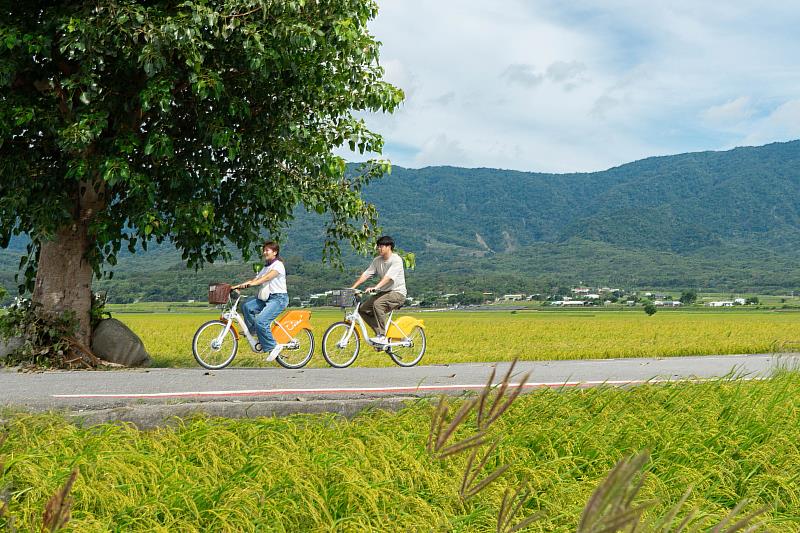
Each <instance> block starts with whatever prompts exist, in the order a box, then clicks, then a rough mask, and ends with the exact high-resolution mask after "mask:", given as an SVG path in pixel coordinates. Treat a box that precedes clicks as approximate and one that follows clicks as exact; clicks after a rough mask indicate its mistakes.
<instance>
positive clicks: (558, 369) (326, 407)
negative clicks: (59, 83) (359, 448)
mask: <svg viewBox="0 0 800 533" xmlns="http://www.w3.org/2000/svg"><path fill="white" fill-rule="evenodd" d="M508 366H509V364H508V363H476V364H453V365H434V366H419V367H414V368H400V367H389V368H348V369H332V368H314V369H302V370H286V369H283V368H280V367H269V368H227V369H224V370H218V371H208V370H204V369H201V368H189V369H167V368H158V369H146V370H121V371H109V372H102V371H98V372H64V371H54V372H38V373H21V372H15V371H13V370H9V369H6V370H0V391H2V398H0V405H2V406H5V407H10V408H12V409H22V410H27V411H49V410H60V411H66V412H67V414H68V415H69V416H72V417H75V418H77V419H79V420H82V421H83V422H84V423H89V424H91V423H96V422H103V421H108V420H123V421H130V422H133V423H135V424H136V425H138V426H140V427H152V426H154V425H158V424H161V423H163V422H164V421H165V420H168V419H170V417H175V416H178V417H181V416H186V415H189V414H192V413H195V412H198V411H202V412H206V413H209V414H212V415H219V416H231V417H252V416H262V415H283V414H291V413H297V412H324V411H329V412H337V413H341V414H344V415H352V414H354V413H356V412H358V411H359V410H361V409H363V408H365V407H378V408H397V407H399V406H402V405H403V404H404V402H406V401H408V400H409V399H414V398H419V397H424V396H430V395H438V394H442V393H446V394H462V393H464V392H465V391H469V390H476V389H478V388H480V387H482V386H483V384H485V382H486V380H487V378H488V376H489V374H490V373H491V370H492V368H493V367H496V368H497V376H496V378H495V380H496V381H499V380H500V379H501V378H502V376H503V374H504V373H505V372H506V370H507V369H508ZM777 368H793V369H798V368H800V354H755V355H735V356H733V355H729V356H703V357H670V358H663V359H603V360H591V361H542V362H524V363H519V364H518V365H517V370H518V374H517V375H518V376H519V375H521V374H523V373H525V372H528V371H530V372H531V377H530V379H529V381H528V383H527V384H526V389H535V388H542V387H552V388H558V387H565V386H566V387H587V386H595V385H599V384H603V383H605V384H607V385H611V386H628V385H636V384H641V383H645V382H647V381H663V380H668V381H672V380H682V379H708V378H718V377H722V376H727V375H736V376H743V377H746V378H762V377H767V376H769V375H770V374H771V373H772V372H774V370H775V369H777ZM515 373H516V372H515ZM512 381H515V380H513V379H512Z"/></svg>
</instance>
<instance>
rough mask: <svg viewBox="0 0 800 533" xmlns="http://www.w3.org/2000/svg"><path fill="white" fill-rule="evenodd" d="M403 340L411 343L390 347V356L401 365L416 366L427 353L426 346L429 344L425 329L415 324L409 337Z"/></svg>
mask: <svg viewBox="0 0 800 533" xmlns="http://www.w3.org/2000/svg"><path fill="white" fill-rule="evenodd" d="M402 341H403V342H408V343H410V345H409V346H392V347H391V348H389V350H388V352H389V357H391V358H392V361H394V362H395V363H397V364H398V365H400V366H414V365H416V364H417V363H419V360H420V359H422V356H423V355H425V348H426V347H427V345H428V342H427V339H426V338H425V330H424V329H422V328H421V327H420V326H414V329H412V330H411V333H410V334H409V335H408V337H407V338H405V339H402Z"/></svg>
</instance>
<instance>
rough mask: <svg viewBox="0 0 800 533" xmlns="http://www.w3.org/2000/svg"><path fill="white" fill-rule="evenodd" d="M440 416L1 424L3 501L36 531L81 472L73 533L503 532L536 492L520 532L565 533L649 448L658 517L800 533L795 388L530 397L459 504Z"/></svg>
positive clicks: (799, 412) (650, 491) (786, 380)
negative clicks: (755, 516)
mask: <svg viewBox="0 0 800 533" xmlns="http://www.w3.org/2000/svg"><path fill="white" fill-rule="evenodd" d="M432 412H433V406H432V405H431V404H430V403H428V402H426V401H422V400H420V401H416V402H414V403H412V404H410V405H409V406H408V407H407V408H406V409H404V410H402V411H400V412H398V413H388V412H381V411H371V412H365V413H362V414H361V415H359V416H357V417H356V418H354V419H353V420H350V421H348V420H344V419H340V418H335V417H333V416H319V415H314V416H312V415H303V416H293V417H290V418H281V419H271V418H262V419H256V420H249V421H241V420H238V421H234V420H226V419H207V418H197V419H193V420H190V421H187V422H185V423H183V424H181V425H179V426H177V427H173V428H162V429H159V430H154V431H149V432H143V431H138V430H136V429H134V428H132V427H130V426H122V425H102V426H95V427H91V428H80V427H76V426H74V425H71V424H70V423H67V422H65V421H64V419H62V418H59V417H57V416H55V415H26V414H9V413H5V415H4V416H5V418H6V422H5V423H4V424H3V425H2V426H0V464H4V466H3V467H0V498H2V497H3V495H4V494H5V496H6V498H7V499H8V512H7V516H10V517H12V518H13V519H14V521H15V525H16V526H17V527H18V529H19V530H20V531H32V530H36V529H39V524H40V523H41V514H42V509H43V508H44V506H45V503H46V502H47V499H48V498H49V497H50V495H51V494H53V493H54V492H55V491H56V490H57V489H58V488H59V487H60V486H61V485H62V484H63V483H64V481H65V480H66V479H67V477H68V475H69V473H70V472H71V471H72V469H73V468H77V469H78V470H79V475H78V478H77V481H76V483H75V485H74V487H73V490H72V496H73V498H74V503H73V504H72V520H71V522H69V524H68V525H67V531H80V532H101V531H103V532H104V531H148V532H151V531H155V532H171V531H186V532H191V531H278V532H298V531H315V532H329V531H330V532H349V531H354V532H365V531H418V532H422V531H425V532H427V531H459V532H473V531H494V527H495V522H496V520H497V512H498V508H499V505H500V500H501V498H502V493H503V491H504V489H506V488H507V487H512V486H516V485H517V484H518V483H520V482H521V481H522V480H523V479H524V478H526V477H527V478H528V479H529V480H530V484H531V485H530V486H531V488H532V493H531V497H530V498H529V499H528V500H527V502H526V504H525V505H524V509H523V512H524V513H525V514H530V513H533V512H537V511H542V512H543V513H544V517H543V518H542V519H541V520H540V521H538V522H535V523H534V524H533V525H532V526H530V528H529V529H526V531H537V532H567V531H575V529H576V525H577V523H578V520H579V518H580V515H581V512H582V509H583V507H584V505H585V503H586V501H587V499H588V498H589V496H590V494H591V493H592V491H593V490H594V489H595V487H597V485H598V484H599V483H600V481H601V480H602V479H603V478H604V477H605V476H606V474H607V473H608V471H609V470H610V469H611V468H612V466H613V465H614V464H615V463H616V462H617V461H618V460H619V459H620V458H622V457H624V456H626V455H628V454H630V453H634V452H637V451H639V450H643V449H648V450H650V452H651V461H650V462H649V463H648V464H647V466H646V470H647V476H646V478H645V481H644V486H643V489H642V493H641V494H640V498H641V499H642V500H649V499H651V498H655V499H657V500H658V502H659V503H658V504H657V505H656V506H655V507H654V508H653V509H652V511H651V512H650V514H651V515H656V516H659V515H663V514H664V513H665V512H666V510H667V509H668V508H669V507H671V506H672V505H674V504H675V503H676V502H678V501H679V500H680V498H681V496H682V495H683V493H684V491H685V490H686V488H687V487H689V486H693V487H694V488H693V491H692V494H691V496H690V497H689V500H688V502H687V505H686V506H685V508H684V511H683V512H682V513H681V515H679V516H680V517H683V516H685V515H686V514H687V513H688V512H689V510H690V509H691V508H693V507H696V508H699V509H700V510H701V512H700V514H699V515H698V516H699V517H701V519H703V520H706V522H704V523H706V524H707V525H708V524H710V523H711V521H719V520H720V519H721V518H722V517H723V516H725V515H726V514H727V512H728V510H729V509H731V508H732V507H733V506H734V505H735V504H736V503H737V502H738V501H739V500H741V499H743V498H747V499H749V500H750V503H749V504H748V506H747V509H755V508H756V507H760V506H763V505H765V506H767V507H768V511H767V514H766V520H767V524H766V525H767V526H768V527H769V530H770V531H774V532H786V533H789V532H796V531H800V374H798V373H783V374H780V375H778V376H776V377H775V378H773V379H771V380H767V381H760V382H745V381H738V380H737V381H717V382H707V383H703V384H695V385H691V384H675V383H673V384H664V385H653V386H643V387H637V388H633V389H628V390H623V389H613V388H597V389H587V390H564V391H553V390H541V391H536V392H531V393H529V394H525V395H523V396H522V397H520V398H519V399H518V400H517V401H516V403H515V404H514V405H513V406H512V407H511V409H510V410H509V411H508V412H506V413H505V414H504V415H503V416H502V417H501V418H500V420H499V421H498V422H497V424H496V425H495V426H493V429H494V433H493V437H494V438H496V439H498V440H499V446H498V447H497V449H496V450H495V452H494V454H493V455H492V458H491V460H490V464H491V465H493V466H498V465H500V464H509V465H510V468H509V469H508V471H507V472H506V473H505V474H504V475H503V476H501V477H500V478H499V479H498V480H497V481H496V482H495V483H493V484H492V485H489V487H488V488H486V489H485V490H483V491H482V492H480V493H478V495H477V496H476V497H475V498H473V499H470V500H466V501H462V500H461V499H460V498H459V496H458V487H459V484H460V481H461V476H462V472H463V470H464V467H465V460H466V458H465V457H462V456H455V457H454V458H451V459H446V460H439V459H435V458H433V457H431V456H430V454H428V452H427V451H426V449H425V443H426V439H427V433H428V430H429V426H430V421H431V416H432ZM0 418H3V415H2V414H0ZM470 423H472V421H470V420H468V421H467V424H470ZM2 434H5V435H6V436H7V438H6V439H5V442H2V440H3V439H2V436H1V435H2ZM3 520H4V519H3V518H0V528H1V527H2V525H3ZM703 530H706V528H703Z"/></svg>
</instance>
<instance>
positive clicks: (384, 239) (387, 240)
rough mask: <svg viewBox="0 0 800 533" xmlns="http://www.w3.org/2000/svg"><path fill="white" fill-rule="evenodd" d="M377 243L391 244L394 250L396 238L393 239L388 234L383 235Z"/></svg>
mask: <svg viewBox="0 0 800 533" xmlns="http://www.w3.org/2000/svg"><path fill="white" fill-rule="evenodd" d="M375 244H376V245H378V246H380V245H385V246H389V247H390V248H391V249H392V250H394V239H392V238H391V237H389V236H388V235H384V236H383V237H381V238H380V239H378V241H377V242H376V243H375Z"/></svg>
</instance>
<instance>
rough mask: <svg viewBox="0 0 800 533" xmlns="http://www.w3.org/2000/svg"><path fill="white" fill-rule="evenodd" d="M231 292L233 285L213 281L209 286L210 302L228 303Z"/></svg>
mask: <svg viewBox="0 0 800 533" xmlns="http://www.w3.org/2000/svg"><path fill="white" fill-rule="evenodd" d="M230 294H231V286H230V285H229V284H228V283H212V284H211V285H209V286H208V303H210V304H217V305H219V304H226V303H228V297H229V296H230Z"/></svg>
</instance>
